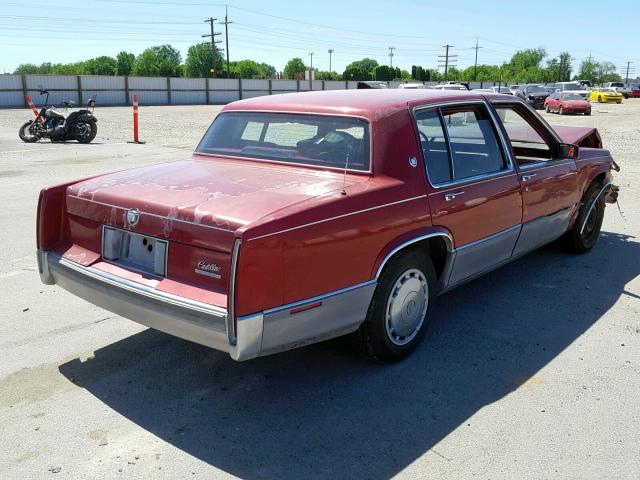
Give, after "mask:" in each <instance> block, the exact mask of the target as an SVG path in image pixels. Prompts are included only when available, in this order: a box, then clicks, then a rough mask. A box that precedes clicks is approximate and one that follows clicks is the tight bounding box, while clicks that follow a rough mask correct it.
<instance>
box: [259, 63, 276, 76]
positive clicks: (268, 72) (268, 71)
mask: <svg viewBox="0 0 640 480" xmlns="http://www.w3.org/2000/svg"><path fill="white" fill-rule="evenodd" d="M260 70H261V71H262V76H263V77H264V78H273V77H275V76H276V67H274V66H273V65H269V64H268V63H261V64H260Z"/></svg>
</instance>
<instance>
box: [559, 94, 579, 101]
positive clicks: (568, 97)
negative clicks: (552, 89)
mask: <svg viewBox="0 0 640 480" xmlns="http://www.w3.org/2000/svg"><path fill="white" fill-rule="evenodd" d="M560 98H561V99H562V100H582V97H581V96H580V95H578V94H577V93H563V94H562V95H561V96H560Z"/></svg>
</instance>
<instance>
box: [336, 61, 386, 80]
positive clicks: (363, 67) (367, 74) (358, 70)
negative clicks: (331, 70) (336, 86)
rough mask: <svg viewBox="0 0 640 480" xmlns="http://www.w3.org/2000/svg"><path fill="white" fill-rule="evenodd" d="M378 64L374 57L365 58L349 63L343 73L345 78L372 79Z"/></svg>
mask: <svg viewBox="0 0 640 480" xmlns="http://www.w3.org/2000/svg"><path fill="white" fill-rule="evenodd" d="M377 66H378V62H376V61H375V60H374V59H372V58H363V59H362V60H356V61H355V62H351V63H350V64H349V65H347V68H345V70H344V74H343V75H342V76H343V77H344V79H345V80H372V77H373V75H374V74H375V68H376V67H377Z"/></svg>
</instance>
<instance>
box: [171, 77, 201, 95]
mask: <svg viewBox="0 0 640 480" xmlns="http://www.w3.org/2000/svg"><path fill="white" fill-rule="evenodd" d="M170 82H171V90H200V91H203V92H204V91H205V90H206V89H207V79H206V78H171V79H170Z"/></svg>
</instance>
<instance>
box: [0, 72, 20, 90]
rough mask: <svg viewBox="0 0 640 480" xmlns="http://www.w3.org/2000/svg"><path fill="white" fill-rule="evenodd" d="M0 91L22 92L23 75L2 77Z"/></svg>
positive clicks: (0, 78)
mask: <svg viewBox="0 0 640 480" xmlns="http://www.w3.org/2000/svg"><path fill="white" fill-rule="evenodd" d="M0 90H22V75H0Z"/></svg>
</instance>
